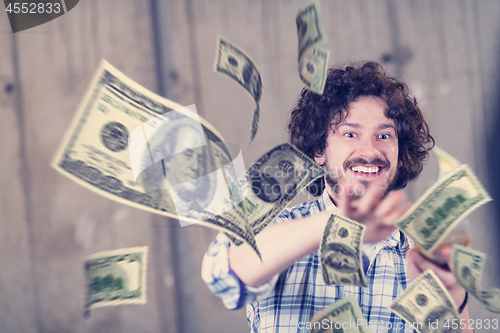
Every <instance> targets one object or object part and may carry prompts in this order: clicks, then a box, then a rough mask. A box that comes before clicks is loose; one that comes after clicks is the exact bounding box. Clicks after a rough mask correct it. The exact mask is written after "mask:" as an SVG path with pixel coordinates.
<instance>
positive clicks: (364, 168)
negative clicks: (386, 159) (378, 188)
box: [350, 165, 384, 178]
mask: <svg viewBox="0 0 500 333" xmlns="http://www.w3.org/2000/svg"><path fill="white" fill-rule="evenodd" d="M350 169H351V171H352V172H354V174H355V175H356V176H358V177H364V178H375V177H377V176H378V175H379V174H380V172H381V171H382V170H383V169H384V168H383V167H382V166H379V165H352V166H351V167H350Z"/></svg>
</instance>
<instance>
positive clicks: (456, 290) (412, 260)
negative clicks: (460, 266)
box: [406, 246, 465, 307]
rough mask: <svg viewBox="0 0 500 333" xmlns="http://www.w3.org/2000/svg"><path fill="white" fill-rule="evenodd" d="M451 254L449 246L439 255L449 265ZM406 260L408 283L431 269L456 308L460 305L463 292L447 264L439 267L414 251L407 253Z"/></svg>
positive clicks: (463, 296) (463, 297)
mask: <svg viewBox="0 0 500 333" xmlns="http://www.w3.org/2000/svg"><path fill="white" fill-rule="evenodd" d="M451 252H452V248H451V246H447V247H444V248H443V249H442V250H441V254H442V255H443V257H444V258H445V259H446V262H447V263H450V260H451ZM406 258H407V259H408V277H409V278H410V281H413V280H415V279H416V278H417V277H418V276H419V275H420V274H422V273H423V272H425V271H426V270H428V269H431V270H432V271H433V272H434V273H435V274H436V275H437V277H438V278H439V279H440V280H441V282H443V284H444V286H445V287H446V289H447V290H448V292H449V293H450V295H451V296H452V297H453V300H454V301H455V303H456V305H457V307H460V305H462V303H463V302H464V299H465V290H464V289H462V287H461V286H460V284H458V282H457V280H456V279H455V277H454V276H453V273H452V272H451V270H450V268H449V264H448V265H447V266H445V267H443V266H439V265H437V264H436V263H434V262H432V261H431V260H429V259H427V258H426V257H425V256H423V255H422V254H420V253H419V252H418V251H417V250H414V249H412V250H409V251H408V253H407V254H406Z"/></svg>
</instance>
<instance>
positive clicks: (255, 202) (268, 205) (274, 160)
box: [217, 143, 326, 245]
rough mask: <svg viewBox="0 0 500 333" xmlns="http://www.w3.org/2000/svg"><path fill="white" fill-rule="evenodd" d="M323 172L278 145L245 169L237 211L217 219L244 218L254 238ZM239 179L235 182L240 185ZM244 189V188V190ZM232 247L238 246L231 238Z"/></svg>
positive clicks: (295, 151)
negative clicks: (245, 194)
mask: <svg viewBox="0 0 500 333" xmlns="http://www.w3.org/2000/svg"><path fill="white" fill-rule="evenodd" d="M325 173H326V170H325V169H324V168H323V167H322V166H320V165H318V164H317V163H316V162H315V161H314V160H312V159H311V158H309V157H308V156H306V155H305V154H304V153H302V152H301V151H299V150H298V149H297V148H295V147H294V146H293V145H291V144H289V143H284V144H281V145H278V146H276V147H274V148H272V149H270V150H269V151H268V152H266V153H265V154H264V155H263V156H261V157H260V158H259V159H258V160H257V161H256V162H254V163H253V164H252V166H251V167H250V168H249V169H248V170H247V172H246V174H245V177H244V178H243V180H244V181H243V183H242V184H239V185H238V187H239V188H241V189H242V192H244V193H248V194H247V196H246V198H245V199H244V200H243V201H242V203H241V206H243V207H242V208H241V209H239V210H236V209H234V210H231V211H228V212H226V213H224V214H222V215H221V216H220V217H217V219H228V220H231V221H232V220H237V219H246V220H247V221H248V223H249V226H250V228H251V230H252V232H253V233H254V234H255V235H256V234H258V233H260V232H261V231H262V230H263V229H264V228H265V227H266V226H268V225H269V224H270V223H271V222H272V221H273V220H274V218H275V217H276V216H278V214H279V213H280V212H281V211H283V209H284V208H285V207H286V205H288V203H290V201H292V199H293V198H295V196H296V195H297V194H298V193H299V192H300V191H302V190H303V189H304V188H305V187H307V186H308V185H309V184H311V183H312V182H313V181H314V180H316V179H318V178H320V177H323V176H324V175H325ZM241 180H242V179H240V180H239V181H240V182H241ZM247 186H248V188H247ZM230 238H231V237H230ZM232 240H233V242H234V243H235V244H236V245H239V244H241V242H238V241H237V240H235V239H232Z"/></svg>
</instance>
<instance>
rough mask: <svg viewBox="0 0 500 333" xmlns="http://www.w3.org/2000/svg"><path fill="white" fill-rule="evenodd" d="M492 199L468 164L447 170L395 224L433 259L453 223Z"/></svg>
mask: <svg viewBox="0 0 500 333" xmlns="http://www.w3.org/2000/svg"><path fill="white" fill-rule="evenodd" d="M490 200H491V198H490V196H489V195H488V193H486V190H485V189H484V188H483V187H482V185H481V184H480V183H479V181H478V180H477V178H476V176H475V175H474V173H473V172H472V170H471V169H470V168H469V167H468V166H467V165H465V164H464V165H462V166H460V167H458V168H455V169H453V171H452V172H449V173H447V174H446V175H445V176H444V177H442V178H441V179H439V181H438V182H436V183H435V184H434V185H433V186H432V187H431V188H429V189H428V190H427V191H426V192H425V193H424V195H423V196H422V197H420V199H418V201H417V202H416V203H415V204H414V205H413V206H412V207H411V208H410V209H409V210H408V211H407V212H406V213H405V214H404V215H403V216H401V217H400V218H399V219H398V220H397V221H395V222H394V224H395V225H396V226H397V227H398V228H399V229H401V230H403V231H404V232H405V233H406V234H407V235H409V236H410V237H411V238H412V240H413V241H414V242H415V243H416V244H417V245H418V246H419V247H420V248H421V250H422V253H423V254H425V255H426V256H428V257H429V258H432V252H433V251H434V250H435V249H436V247H437V246H438V245H439V244H440V243H441V242H442V240H443V239H444V238H445V237H446V236H447V235H448V234H449V232H450V231H451V230H452V229H453V228H454V226H455V225H456V224H457V223H458V222H459V221H460V220H461V219H463V218H464V217H465V216H466V215H468V214H469V213H471V212H472V211H473V210H475V209H476V208H477V207H479V206H481V205H482V204H484V203H486V202H488V201H490Z"/></svg>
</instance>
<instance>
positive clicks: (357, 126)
mask: <svg viewBox="0 0 500 333" xmlns="http://www.w3.org/2000/svg"><path fill="white" fill-rule="evenodd" d="M340 126H349V127H352V128H360V127H361V125H359V124H358V123H345V122H344V123H340V124H338V125H337V127H340Z"/></svg>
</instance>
